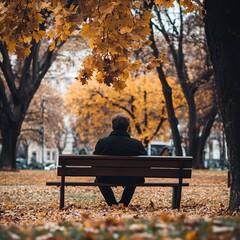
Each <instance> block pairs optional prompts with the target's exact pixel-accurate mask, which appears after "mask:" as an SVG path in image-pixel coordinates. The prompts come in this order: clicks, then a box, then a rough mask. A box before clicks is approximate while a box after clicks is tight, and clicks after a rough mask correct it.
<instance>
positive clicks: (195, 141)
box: [145, 2, 217, 168]
mask: <svg viewBox="0 0 240 240" xmlns="http://www.w3.org/2000/svg"><path fill="white" fill-rule="evenodd" d="M145 6H146V7H147V8H149V9H151V11H152V12H153V16H154V18H153V19H152V20H151V27H152V31H151V33H152V34H151V35H150V40H151V41H152V43H151V45H150V46H151V48H152V50H153V55H154V56H155V58H156V59H157V58H158V57H159V56H160V55H161V54H163V52H165V55H166V58H167V59H168V61H169V62H170V64H171V67H172V70H171V71H172V74H175V75H176V76H177V78H178V80H179V83H180V85H181V89H182V92H183V94H184V97H185V99H186V103H187V107H188V108H187V118H186V121H187V125H186V135H187V136H185V138H186V139H187V140H188V141H187V154H188V155H191V156H193V159H194V167H196V168H204V163H203V150H204V146H205V143H206V140H207V138H208V136H209V134H210V132H211V127H212V125H213V122H214V119H215V116H216V113H217V109H216V105H215V98H214V92H213V84H212V82H213V81H210V80H211V77H212V75H213V70H212V66H211V63H210V61H209V57H208V51H207V44H206V40H205V32H204V26H203V22H202V18H201V17H200V16H199V15H190V16H188V17H185V16H184V9H183V7H182V6H181V5H180V4H178V3H176V4H175V8H174V10H172V9H167V8H166V7H161V6H159V5H157V4H154V3H153V2H151V3H150V4H147V3H146V4H145ZM159 34H161V35H162V36H163V38H164V40H165V42H166V43H167V45H168V48H167V49H163V48H162V43H161V41H160V40H162V38H161V39H160V40H158V41H157V39H159ZM164 50H165V51H164ZM156 69H157V72H158V75H159V79H160V81H161V84H162V86H163V93H164V96H165V101H166V104H167V109H168V116H169V120H170V126H171V130H172V135H173V140H174V144H175V147H176V152H177V154H178V155H181V154H182V152H181V151H182V149H181V143H182V137H181V135H180V132H179V128H178V124H179V120H180V119H178V118H177V117H176V115H175V113H174V107H173V105H172V97H171V94H172V92H173V91H172V89H171V87H170V86H169V84H168V81H167V79H166V76H167V75H168V71H169V70H168V69H166V67H165V64H164V63H162V62H160V63H159V65H158V66H156ZM203 92H205V93H204V95H203V94H202V93H203ZM206 106H207V107H206Z"/></svg>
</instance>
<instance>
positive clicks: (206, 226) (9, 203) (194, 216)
mask: <svg viewBox="0 0 240 240" xmlns="http://www.w3.org/2000/svg"><path fill="white" fill-rule="evenodd" d="M226 177H227V174H226V172H224V171H206V170H205V171H196V170H194V171H193V177H192V179H191V182H190V187H184V188H183V193H182V201H181V209H180V210H172V209H171V197H172V189H171V188H169V187H166V188H159V187H144V188H140V187H139V188H137V189H136V192H135V194H134V197H133V199H132V202H131V204H130V206H129V207H128V208H124V207H122V206H114V207H108V206H107V205H106V204H105V202H104V200H103V197H102V196H101V194H100V192H99V190H98V188H96V187H67V188H66V198H65V199H66V204H65V206H66V207H65V209H64V210H59V208H58V205H59V188H57V187H47V186H45V182H46V181H54V180H56V178H57V177H56V171H20V172H1V176H0V192H1V195H0V225H1V227H2V229H1V230H0V236H1V239H27V237H29V239H35V238H37V239H38V240H39V239H40V240H41V239H77V238H78V239H122V240H125V239H127V240H128V239H130V240H135V239H138V240H141V239H160V238H163V239H164V238H165V239H183V238H185V239H189V240H190V239H204V238H205V239H208V238H211V239H219V238H218V236H219V234H220V235H221V236H223V237H221V239H231V237H233V236H235V235H234V234H236V233H237V232H238V233H239V227H238V224H239V222H240V220H238V219H227V218H226V217H227V216H228V214H227V213H226V210H227V206H228V198H229V189H228V188H227V186H226V185H227V184H226ZM88 180H89V179H88ZM114 191H115V193H116V198H117V199H119V198H120V197H121V193H122V188H121V187H118V188H114ZM235 215H239V214H238V213H235ZM223 216H224V218H222V219H220V217H223ZM216 219H217V220H216ZM16 226H17V227H18V228H16ZM202 236H204V237H203V238H201V237H202ZM225 236H226V237H229V236H230V238H225Z"/></svg>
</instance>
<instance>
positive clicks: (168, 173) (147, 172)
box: [58, 167, 192, 178]
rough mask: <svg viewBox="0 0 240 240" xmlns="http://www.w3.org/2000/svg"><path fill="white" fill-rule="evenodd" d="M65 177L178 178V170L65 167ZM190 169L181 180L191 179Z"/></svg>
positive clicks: (60, 173)
mask: <svg viewBox="0 0 240 240" xmlns="http://www.w3.org/2000/svg"><path fill="white" fill-rule="evenodd" d="M65 171H66V172H65V176H132V177H137V176H138V177H141V176H144V177H152V178H178V177H179V176H180V175H179V174H180V171H179V170H178V169H164V168H163V169H157V168H154V169H150V168H137V167H135V168H128V167H114V168H113V167H111V168H108V167H93V168H91V167H89V168H88V167H86V168H83V167H82V168H81V167H79V168H78V167H72V168H71V167H67V168H66V170H65ZM191 172H192V171H191V169H185V170H183V172H182V177H183V178H191ZM61 175H62V168H61V167H58V176H61Z"/></svg>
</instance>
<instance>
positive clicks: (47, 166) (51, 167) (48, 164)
mask: <svg viewBox="0 0 240 240" xmlns="http://www.w3.org/2000/svg"><path fill="white" fill-rule="evenodd" d="M56 168H57V166H56V164H55V163H47V164H46V166H45V167H44V170H54V169H56Z"/></svg>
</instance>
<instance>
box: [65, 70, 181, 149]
mask: <svg viewBox="0 0 240 240" xmlns="http://www.w3.org/2000/svg"><path fill="white" fill-rule="evenodd" d="M169 82H170V84H171V86H172V87H173V89H174V95H173V96H174V106H175V108H176V112H177V114H181V113H182V111H183V109H184V101H183V96H182V94H181V92H179V91H178V89H179V86H178V85H177V84H176V83H175V80H174V79H172V80H169ZM161 91H162V90H161V86H160V84H159V82H158V78H157V76H156V75H153V74H147V75H141V76H139V77H138V78H136V79H134V80H130V81H128V82H127V87H126V88H125V89H124V90H122V91H121V92H116V91H115V90H114V89H113V88H109V87H106V86H103V85H99V84H98V83H97V82H95V81H94V82H89V83H88V85H85V86H82V85H81V84H79V83H78V82H76V83H74V84H73V85H72V86H71V87H70V89H69V91H68V93H67V97H66V101H67V112H71V113H72V114H73V120H74V121H73V124H74V125H75V126H76V131H77V133H78V134H79V136H80V139H81V141H82V142H85V141H90V139H94V143H96V140H97V139H98V138H99V137H103V136H106V129H109V132H110V131H111V128H110V127H111V126H110V125H109V122H110V118H111V116H112V114H114V113H116V112H124V113H125V114H127V115H128V116H129V117H130V119H131V122H132V123H131V134H132V135H133V136H135V137H137V138H139V139H141V140H142V142H143V143H144V145H145V146H147V145H148V143H149V142H150V141H151V140H152V139H158V137H159V135H160V134H161V135H162V136H165V139H168V138H169V128H168V124H167V122H166V120H167V114H166V106H165V101H164V98H163V95H162V94H161ZM79 92H81V94H79Z"/></svg>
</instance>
